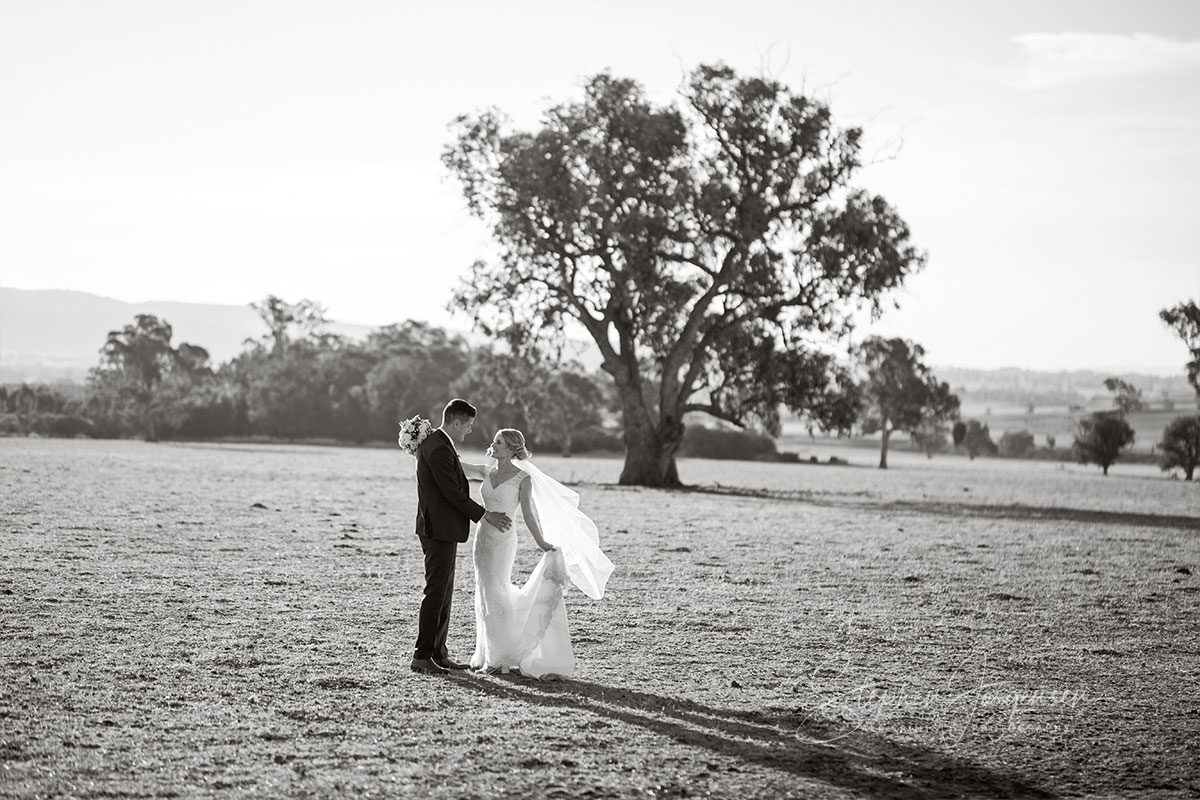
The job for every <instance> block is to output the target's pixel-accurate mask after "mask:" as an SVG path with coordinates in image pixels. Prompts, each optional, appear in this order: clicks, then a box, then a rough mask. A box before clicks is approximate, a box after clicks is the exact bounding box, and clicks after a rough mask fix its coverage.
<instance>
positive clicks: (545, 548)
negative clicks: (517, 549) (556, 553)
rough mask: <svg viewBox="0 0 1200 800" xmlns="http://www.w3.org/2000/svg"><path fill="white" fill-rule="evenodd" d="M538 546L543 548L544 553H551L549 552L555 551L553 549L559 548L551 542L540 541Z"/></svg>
mask: <svg viewBox="0 0 1200 800" xmlns="http://www.w3.org/2000/svg"><path fill="white" fill-rule="evenodd" d="M538 547H540V548H542V552H543V553H549V552H551V551H553V550H557V549H558V548H557V547H555V546H554V545H552V544H550V543H549V542H538Z"/></svg>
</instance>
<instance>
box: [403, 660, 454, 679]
mask: <svg viewBox="0 0 1200 800" xmlns="http://www.w3.org/2000/svg"><path fill="white" fill-rule="evenodd" d="M411 667H412V671H413V672H421V673H424V674H425V675H449V674H450V670H448V669H446V668H445V667H443V666H439V665H438V664H436V663H434V661H433V659H431V658H414V659H413V660H412V664H411Z"/></svg>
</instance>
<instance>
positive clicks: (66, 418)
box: [33, 414, 92, 439]
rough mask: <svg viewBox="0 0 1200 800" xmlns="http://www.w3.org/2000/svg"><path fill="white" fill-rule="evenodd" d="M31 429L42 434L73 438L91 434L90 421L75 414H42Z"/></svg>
mask: <svg viewBox="0 0 1200 800" xmlns="http://www.w3.org/2000/svg"><path fill="white" fill-rule="evenodd" d="M33 429H34V430H35V431H37V432H38V433H40V434H42V435H43V436H60V437H62V438H64V439H74V438H75V437H76V436H91V435H92V421H91V420H89V419H85V418H84V417H80V416H76V415H75V414H42V415H41V416H39V417H38V419H37V422H36V423H34V426H33Z"/></svg>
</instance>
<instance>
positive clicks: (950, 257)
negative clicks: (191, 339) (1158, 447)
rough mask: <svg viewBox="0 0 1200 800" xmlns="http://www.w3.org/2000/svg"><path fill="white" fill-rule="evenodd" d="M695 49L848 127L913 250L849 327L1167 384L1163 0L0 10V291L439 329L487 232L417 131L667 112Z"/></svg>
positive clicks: (1176, 40) (1169, 51) (1167, 54)
mask: <svg viewBox="0 0 1200 800" xmlns="http://www.w3.org/2000/svg"><path fill="white" fill-rule="evenodd" d="M716 60H723V61H725V62H726V63H728V64H731V65H732V66H734V67H736V68H737V69H739V70H741V71H744V72H750V73H761V72H766V73H769V74H772V75H774V76H776V77H778V78H780V79H781V80H783V81H785V82H786V83H788V84H789V85H791V86H792V87H793V88H796V89H801V88H803V89H806V90H808V91H809V92H812V93H815V94H817V95H818V96H820V97H822V98H824V99H827V100H828V101H829V102H830V104H831V105H832V108H833V110H834V113H835V115H836V116H837V117H838V119H839V120H840V121H841V122H844V123H847V124H860V125H863V126H865V128H866V132H867V138H866V150H867V154H868V156H869V157H874V158H875V159H876V160H877V163H875V164H873V165H872V166H869V167H868V168H866V169H864V170H863V171H862V172H861V173H860V175H859V176H858V178H857V180H856V183H857V184H858V185H860V186H863V187H865V188H867V189H869V190H871V191H875V192H880V193H882V194H884V195H885V196H886V197H887V198H888V199H889V201H891V202H892V203H893V204H894V205H895V206H897V207H898V208H899V210H900V211H901V213H902V214H903V215H904V216H905V218H906V219H907V220H908V221H909V223H910V224H911V226H912V228H913V231H914V234H915V237H916V239H917V241H918V243H919V244H920V245H921V246H923V247H924V248H926V249H927V250H928V252H929V264H928V266H927V267H926V269H925V271H924V272H923V273H922V274H920V275H919V276H917V277H916V278H914V279H912V280H911V281H910V283H909V285H908V286H907V287H906V289H905V290H904V291H903V293H902V294H901V295H900V298H899V299H900V302H901V305H902V308H901V310H900V311H896V312H890V313H889V314H888V316H887V317H886V319H885V320H884V322H883V324H881V325H880V326H879V332H881V333H884V334H887V335H901V336H905V337H907V338H911V339H915V340H916V341H918V342H919V343H921V344H923V345H924V346H925V348H926V351H927V353H928V356H929V360H930V361H931V362H932V363H934V364H944V365H957V366H977V367H998V366H1021V367H1028V368H1037V369H1062V368H1065V369H1070V368H1110V367H1140V368H1144V369H1163V368H1166V369H1172V370H1174V369H1181V368H1182V367H1181V366H1180V365H1182V363H1183V362H1184V361H1185V360H1186V355H1185V351H1184V348H1183V345H1182V343H1181V342H1180V341H1179V340H1178V339H1177V338H1175V337H1174V335H1173V334H1171V333H1170V332H1169V331H1168V330H1166V328H1165V327H1164V326H1163V325H1162V324H1161V323H1160V322H1159V321H1158V319H1157V314H1158V310H1159V309H1160V308H1163V307H1164V306H1168V305H1173V304H1175V303H1177V302H1179V301H1181V300H1184V299H1186V298H1188V297H1192V298H1200V2H1196V1H1195V0H1179V1H1178V2H1153V1H1151V0H1129V2H1104V0H1080V1H1079V2H1055V0H1035V1H1033V2H1025V1H1024V0H1020V1H1014V0H1006V2H1002V3H997V2H986V3H985V2H968V1H967V0H948V1H947V2H932V1H931V0H921V1H913V0H880V1H879V2H863V1H860V2H833V0H829V2H800V1H798V0H781V1H780V2H753V0H751V1H748V2H741V3H736V4H732V3H728V2H708V1H707V0H704V1H698V0H687V2H652V1H651V0H639V2H623V1H618V2H613V1H611V0H610V1H609V2H599V1H596V2H565V1H560V2H511V1H509V2H495V1H494V0H492V1H491V2H464V1H463V0H459V2H454V3H425V4H421V5H420V6H418V4H416V3H411V2H400V0H393V1H391V2H368V1H367V0H286V1H285V2H262V1H260V0H233V1H230V0H166V1H160V0H143V1H142V2H132V1H129V0H0V284H2V285H5V286H10V287H16V288H21V289H78V290H83V291H89V292H94V293H97V294H103V295H107V296H110V297H116V298H119V299H121V300H127V301H133V302H137V301H144V300H187V301H197V302H216V303H230V304H241V303H247V302H250V301H252V300H257V299H260V298H262V297H263V296H265V295H266V294H268V293H274V294H278V295H281V296H283V297H284V298H286V299H289V300H297V299H300V298H302V297H307V298H311V299H314V300H318V301H320V302H322V303H324V304H326V305H327V306H328V308H329V311H330V315H331V316H332V317H333V318H335V319H338V320H340V321H344V322H355V323H362V324H369V325H380V324H386V323H389V322H395V321H399V320H402V319H407V318H416V319H427V320H430V321H432V322H435V323H437V324H449V325H454V326H456V327H465V326H466V325H467V324H468V323H467V320H466V317H464V316H461V315H460V316H454V315H452V314H451V313H450V312H448V311H447V310H446V304H447V302H448V300H449V295H450V291H451V287H452V286H453V285H454V283H455V282H456V281H457V280H458V279H459V276H461V275H462V274H463V273H464V271H465V269H466V267H467V265H468V264H470V263H471V262H472V261H473V260H474V259H476V258H477V257H480V256H481V255H483V254H485V253H486V252H487V251H488V236H487V231H486V229H485V228H484V227H483V226H482V225H481V224H480V223H479V222H477V221H475V220H474V219H472V218H471V217H470V216H469V215H468V214H467V212H466V209H465V205H464V202H463V200H462V198H461V195H460V193H459V189H458V187H457V185H456V184H454V183H452V182H451V181H450V180H449V178H448V177H447V175H446V174H445V172H444V170H443V168H442V166H441V163H440V161H439V155H440V153H441V150H442V148H443V147H444V146H445V144H446V143H447V141H448V136H449V134H448V131H447V127H446V126H447V123H448V122H449V121H450V120H451V119H452V118H453V117H454V116H456V115H458V114H461V113H464V112H471V111H475V110H479V109H482V108H484V107H487V106H497V107H499V108H500V109H502V110H504V111H506V112H507V113H508V114H509V115H511V116H512V117H513V118H514V119H515V120H516V121H517V122H518V123H521V124H523V125H526V126H528V125H532V124H534V123H536V121H537V119H538V117H539V115H540V114H541V112H542V111H543V110H544V109H545V108H546V107H547V106H548V105H549V104H551V103H553V102H558V101H561V100H565V99H567V98H569V97H571V96H573V95H574V94H576V93H577V92H578V88H579V85H580V83H581V79H582V78H583V77H584V76H586V75H589V74H592V73H594V72H597V71H600V70H603V69H611V70H612V71H613V72H614V73H616V74H619V75H625V76H630V77H633V78H636V79H638V80H639V81H641V82H642V83H643V85H644V86H645V87H646V89H647V91H648V92H649V93H650V95H651V96H652V97H653V98H655V99H657V100H660V101H662V102H667V101H669V100H670V99H671V98H672V96H673V95H674V91H675V89H676V87H677V86H678V85H679V83H680V81H681V78H682V76H683V74H684V72H685V71H687V70H689V69H691V68H693V67H695V66H696V65H697V64H699V63H704V62H711V61H716ZM893 155H894V158H893V157H891V156H893Z"/></svg>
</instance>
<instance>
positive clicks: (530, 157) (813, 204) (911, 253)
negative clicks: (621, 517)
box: [443, 65, 924, 486]
mask: <svg viewBox="0 0 1200 800" xmlns="http://www.w3.org/2000/svg"><path fill="white" fill-rule="evenodd" d="M861 134H862V132H861V130H860V129H859V128H855V127H848V128H842V127H839V126H838V125H836V124H835V122H834V120H833V117H832V115H831V113H830V110H829V108H828V106H827V105H826V104H824V103H823V102H819V101H817V100H814V99H812V98H809V97H806V96H804V95H802V94H796V93H794V92H792V91H790V90H789V89H788V88H787V87H785V86H783V85H782V84H780V83H779V82H777V81H774V80H768V79H763V78H755V77H742V76H739V75H737V74H736V73H735V72H734V71H733V70H731V69H730V68H728V67H725V66H722V65H716V66H701V67H699V68H697V69H696V70H695V71H694V72H693V73H692V74H691V75H690V76H689V77H688V79H687V80H686V81H685V83H684V85H683V86H682V88H681V90H680V97H679V99H678V100H677V101H676V102H675V103H673V104H671V105H669V106H665V107H664V106H656V105H655V104H653V103H651V102H650V101H649V100H648V99H647V98H646V96H645V94H644V91H643V89H642V87H641V86H640V85H639V84H638V83H636V82H635V81H632V80H627V79H620V78H616V77H613V76H611V75H608V74H600V75H597V76H595V77H593V78H591V79H590V80H588V81H587V82H586V83H585V85H584V91H583V98H582V99H581V100H578V101H574V102H567V103H564V104H561V105H558V106H555V107H553V108H551V109H550V110H549V111H548V112H547V113H546V114H545V116H544V118H543V119H542V121H541V123H540V125H539V126H538V127H537V128H536V129H535V130H532V131H520V130H511V129H510V127H509V125H508V123H507V121H506V120H505V119H504V118H503V117H502V116H501V115H500V114H499V113H498V112H495V111H489V112H484V113H480V114H477V115H472V116H463V117H460V118H458V119H457V120H455V122H454V139H453V141H452V142H451V144H450V145H448V146H447V148H446V150H445V152H444V154H443V161H444V163H445V164H446V166H447V167H448V168H449V170H450V172H451V173H452V174H453V175H454V176H455V177H456V178H457V179H458V181H459V182H460V183H461V185H462V189H463V193H464V195H465V197H466V200H467V203H468V205H469V208H470V209H471V211H472V212H473V213H475V214H476V215H478V216H479V217H480V218H482V219H483V220H485V221H486V222H488V223H490V225H491V226H492V230H493V235H494V238H495V241H496V243H497V245H498V257H497V258H495V259H493V260H490V261H479V262H476V263H475V264H474V266H473V268H472V271H471V273H470V275H469V277H468V278H467V279H466V280H464V281H463V283H462V285H461V286H460V288H459V289H458V290H457V291H456V293H455V301H454V302H455V303H456V304H458V305H459V306H461V307H464V308H467V309H471V310H473V312H474V314H475V319H476V324H477V325H478V326H479V327H480V328H481V329H483V330H484V331H485V332H490V333H493V334H500V333H504V334H506V335H507V336H508V338H509V339H510V340H521V341H525V342H526V343H528V342H538V341H541V342H545V341H553V340H555V339H561V337H562V336H563V335H569V334H570V333H571V331H573V330H578V329H579V328H582V329H583V330H584V331H586V332H587V335H588V336H590V338H591V339H592V340H593V341H594V342H595V344H596V347H597V348H599V351H600V354H601V356H602V359H603V360H602V368H603V370H604V371H605V372H606V373H608V374H609V375H611V376H612V378H613V380H614V381H615V384H616V387H617V390H618V394H619V396H620V403H621V409H622V414H623V421H624V430H625V434H624V435H625V444H626V457H625V465H624V469H623V471H622V473H621V478H620V481H621V483H623V484H635V485H643V486H676V485H678V484H679V476H678V473H677V471H676V466H675V454H676V451H677V450H678V448H679V444H680V441H681V439H682V437H683V431H684V416H685V415H686V414H689V413H694V412H704V413H706V414H708V415H710V416H712V417H715V418H718V419H722V420H726V421H729V422H732V423H734V424H737V425H745V424H750V423H757V424H760V425H762V426H764V427H766V428H767V429H768V430H773V431H777V430H778V426H779V409H780V408H781V406H786V407H788V408H790V409H792V410H796V411H800V412H803V413H804V414H806V415H807V416H808V417H809V418H810V419H811V420H813V421H815V422H816V423H817V424H818V425H820V426H822V427H845V426H848V425H849V424H850V423H851V422H852V419H853V414H854V412H855V408H856V400H855V398H854V397H853V382H852V379H851V377H850V375H849V373H848V370H847V368H846V367H845V366H843V365H842V364H841V361H840V360H839V358H838V355H839V353H840V352H841V350H842V348H841V347H840V344H839V343H840V342H841V340H843V339H844V338H845V337H846V336H847V335H848V334H849V332H850V331H851V329H852V327H853V323H854V314H855V312H856V311H857V310H859V309H862V308H864V307H869V308H870V309H871V310H872V312H873V313H875V314H878V313H879V312H880V310H881V307H882V303H883V302H884V298H885V297H886V296H887V295H888V293H889V291H890V290H893V289H895V288H896V287H898V286H899V285H900V284H901V283H902V282H903V281H904V279H905V277H906V276H908V275H909V274H910V273H912V272H913V271H915V270H917V269H919V268H920V267H921V266H922V264H923V260H924V256H923V254H922V253H921V252H920V251H918V250H917V248H916V247H914V245H913V244H912V243H911V242H910V236H909V229H908V226H907V225H906V224H905V222H904V221H903V220H902V219H901V218H900V216H899V215H898V214H897V213H896V211H895V210H894V209H893V208H892V207H891V206H889V205H888V203H887V202H886V201H884V199H883V198H881V197H878V196H873V195H870V194H868V193H866V192H865V191H862V190H858V189H855V188H853V187H852V186H851V184H850V180H851V177H852V176H853V175H854V174H855V172H856V171H857V170H858V169H859V167H860V166H861V158H860V149H861V145H860V139H861Z"/></svg>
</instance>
